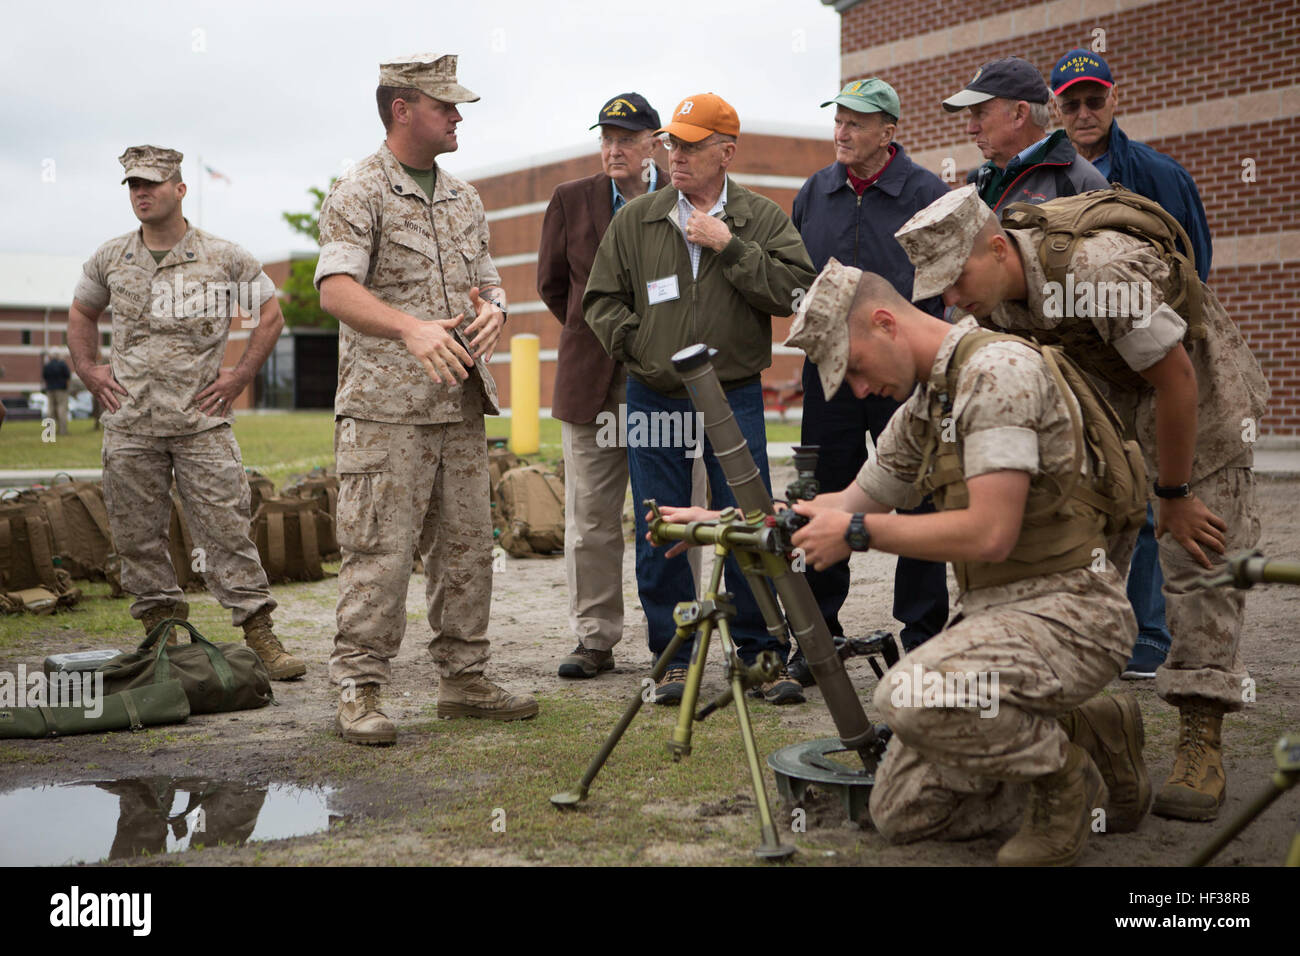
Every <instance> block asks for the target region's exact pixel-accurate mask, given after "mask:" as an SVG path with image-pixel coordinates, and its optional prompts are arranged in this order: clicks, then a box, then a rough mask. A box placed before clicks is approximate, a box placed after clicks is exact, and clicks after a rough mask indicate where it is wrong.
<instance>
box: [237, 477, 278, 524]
mask: <svg viewBox="0 0 1300 956" xmlns="http://www.w3.org/2000/svg"><path fill="white" fill-rule="evenodd" d="M244 474H245V475H247V476H248V491H249V495H250V498H249V505H248V513H249V514H250V515H255V514H257V509H258V508H260V507H262V501H263V499H265V498H274V497H275V482H274V481H272V480H271V479H270V478H268V477H266V475H264V474H262V473H261V472H260V471H258V470H257V469H256V468H245V469H244Z"/></svg>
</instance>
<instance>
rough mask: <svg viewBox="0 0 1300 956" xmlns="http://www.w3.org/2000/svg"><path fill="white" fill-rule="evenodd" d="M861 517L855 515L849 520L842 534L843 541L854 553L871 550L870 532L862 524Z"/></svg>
mask: <svg viewBox="0 0 1300 956" xmlns="http://www.w3.org/2000/svg"><path fill="white" fill-rule="evenodd" d="M862 519H863V515H861V514H856V515H854V516H853V517H852V518H850V519H849V527H848V530H847V531H845V532H844V540H845V541H847V542H848V543H849V547H850V548H852V549H853V550H854V551H870V550H871V532H869V531H868V530H867V526H866V525H865V524H863V521H862Z"/></svg>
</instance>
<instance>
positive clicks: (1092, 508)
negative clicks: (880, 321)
mask: <svg viewBox="0 0 1300 956" xmlns="http://www.w3.org/2000/svg"><path fill="white" fill-rule="evenodd" d="M998 341H1010V342H1016V343H1019V344H1020V345H1024V346H1027V347H1029V348H1031V349H1034V350H1035V351H1036V352H1038V353H1039V354H1040V355H1041V356H1042V357H1043V364H1044V365H1045V366H1046V367H1047V370H1048V372H1049V373H1050V375H1051V377H1052V380H1053V382H1054V383H1055V384H1056V387H1057V389H1058V390H1059V391H1060V393H1061V394H1062V395H1063V396H1065V398H1066V401H1065V405H1066V408H1067V409H1068V410H1069V414H1070V424H1071V430H1072V432H1073V436H1074V457H1073V461H1072V464H1071V468H1070V477H1069V479H1068V480H1066V481H1065V482H1064V484H1063V485H1061V484H1057V485H1056V488H1055V489H1054V490H1052V489H1047V490H1044V491H1043V492H1040V493H1035V492H1034V491H1033V490H1032V489H1031V492H1030V496H1029V499H1028V500H1027V501H1026V503H1025V516H1024V520H1023V522H1022V524H1021V530H1020V537H1019V538H1018V539H1017V540H1016V545H1015V548H1014V549H1013V551H1012V553H1011V555H1010V556H1009V557H1008V558H1007V560H1006V561H1003V562H1000V563H996V564H995V563H987V562H977V561H969V562H960V563H958V562H954V563H953V571H954V573H955V575H956V577H957V583H958V584H959V585H960V587H961V589H962V590H963V591H964V590H968V589H970V588H977V587H988V586H991V585H998V584H1010V583H1011V582H1013V581H1019V580H1021V579H1023V578H1028V577H1035V576H1037V575H1042V574H1051V573H1053V572H1056V571H1068V570H1071V569H1074V568H1081V567H1086V566H1087V565H1088V564H1089V563H1090V562H1091V561H1092V560H1093V559H1094V551H1095V549H1097V548H1100V549H1102V551H1103V552H1104V551H1105V550H1106V547H1107V539H1108V538H1112V537H1114V536H1116V535H1119V534H1122V533H1124V532H1127V531H1131V530H1133V529H1135V528H1139V527H1141V526H1142V524H1143V523H1144V522H1145V521H1146V507H1147V492H1146V489H1147V477H1146V465H1145V463H1144V461H1143V458H1142V451H1141V449H1140V448H1139V447H1138V443H1137V442H1136V441H1132V440H1125V439H1124V427H1123V425H1122V424H1121V422H1120V420H1119V416H1117V415H1116V414H1115V411H1114V409H1112V408H1111V407H1110V405H1109V404H1108V403H1107V402H1106V400H1105V399H1104V398H1103V397H1102V396H1101V394H1100V393H1099V392H1098V391H1097V389H1096V387H1095V386H1094V385H1093V384H1092V382H1091V381H1090V380H1089V379H1088V377H1087V376H1086V375H1085V374H1084V373H1083V372H1082V370H1080V369H1079V367H1078V366H1077V365H1075V364H1074V362H1072V361H1071V360H1070V359H1069V357H1068V356H1066V355H1065V353H1064V352H1062V351H1061V350H1060V349H1059V348H1057V347H1055V346H1043V345H1038V344H1037V343H1034V342H1029V341H1026V340H1025V339H1022V338H1020V337H1018V336H1015V335H1006V334H1003V333H999V332H989V331H986V330H983V329H979V330H976V331H972V332H968V333H966V335H964V336H962V338H961V340H960V341H959V342H958V343H957V347H956V349H954V350H953V353H952V355H951V357H950V358H949V361H948V365H947V366H946V368H945V369H944V370H943V371H942V372H941V373H939V374H937V375H934V376H932V378H931V379H930V407H929V415H930V417H929V420H928V421H927V420H924V419H921V418H919V417H918V418H916V419H915V422H916V425H917V435H916V438H917V439H918V441H919V444H920V447H921V449H922V460H921V467H920V469H919V471H918V472H917V480H916V488H917V490H918V491H919V492H921V493H922V494H923V495H924V494H933V496H934V504H935V507H936V508H938V509H939V510H940V511H944V510H950V509H960V508H965V507H968V506H969V504H970V492H969V490H968V488H967V487H966V480H965V475H964V473H963V471H962V463H961V456H960V454H959V452H958V448H957V443H956V441H955V440H953V441H945V440H944V439H943V432H944V431H946V430H947V429H946V427H945V425H944V422H945V419H951V417H952V412H953V399H954V397H955V395H956V389H957V380H958V376H959V375H960V374H961V370H962V368H963V366H964V365H965V363H966V361H967V360H968V359H969V358H970V356H971V354H972V353H974V352H975V350H976V349H979V348H981V347H983V346H985V345H988V344H989V343H992V342H998ZM1070 395H1073V396H1074V398H1075V399H1076V400H1077V405H1076V402H1072V401H1070V400H1069V396H1070ZM1085 449H1086V450H1087V451H1088V452H1089V453H1090V454H1091V458H1092V464H1093V468H1092V469H1091V471H1092V477H1091V478H1090V479H1088V480H1086V481H1085V480H1084V479H1083V477H1082V476H1081V469H1082V467H1083V464H1084V451H1085ZM1048 483H1051V484H1056V482H1055V481H1053V480H1052V479H1048V480H1047V481H1046V482H1044V484H1048Z"/></svg>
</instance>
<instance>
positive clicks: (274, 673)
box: [244, 608, 307, 680]
mask: <svg viewBox="0 0 1300 956" xmlns="http://www.w3.org/2000/svg"><path fill="white" fill-rule="evenodd" d="M244 643H245V644H247V645H248V646H249V647H251V648H252V649H253V650H255V651H257V656H258V657H260V658H261V659H262V663H263V664H265V665H266V670H267V672H268V673H269V674H270V675H271V680H293V678H295V677H301V676H302V675H303V674H305V673H307V665H306V664H304V663H303V662H302V661H300V660H298V658H296V657H294V656H293V655H292V654H290V653H289V652H288V651H286V650H285V649H284V645H283V644H281V643H280V640H279V638H277V637H276V636H275V632H274V631H273V630H271V612H270V611H268V610H266V609H265V608H263V609H262V610H260V611H258V612H257V613H256V614H254V615H253V616H252V617H250V618H249V619H248V620H247V621H245V622H244Z"/></svg>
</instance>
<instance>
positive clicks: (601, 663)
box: [560, 644, 614, 679]
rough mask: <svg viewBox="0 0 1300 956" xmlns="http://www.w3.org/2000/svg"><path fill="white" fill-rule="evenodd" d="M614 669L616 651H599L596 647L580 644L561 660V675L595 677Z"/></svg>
mask: <svg viewBox="0 0 1300 956" xmlns="http://www.w3.org/2000/svg"><path fill="white" fill-rule="evenodd" d="M613 669H614V652H613V651H598V650H596V649H595V648H591V647H583V646H582V645H581V644H579V645H578V646H577V647H576V648H574V649H573V653H572V654H569V655H568V656H567V657H565V658H564V659H563V660H561V661H560V676H561V677H573V678H579V679H580V678H586V677H595V676H596V675H597V674H600V673H603V672H604V671H612V670H613Z"/></svg>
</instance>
